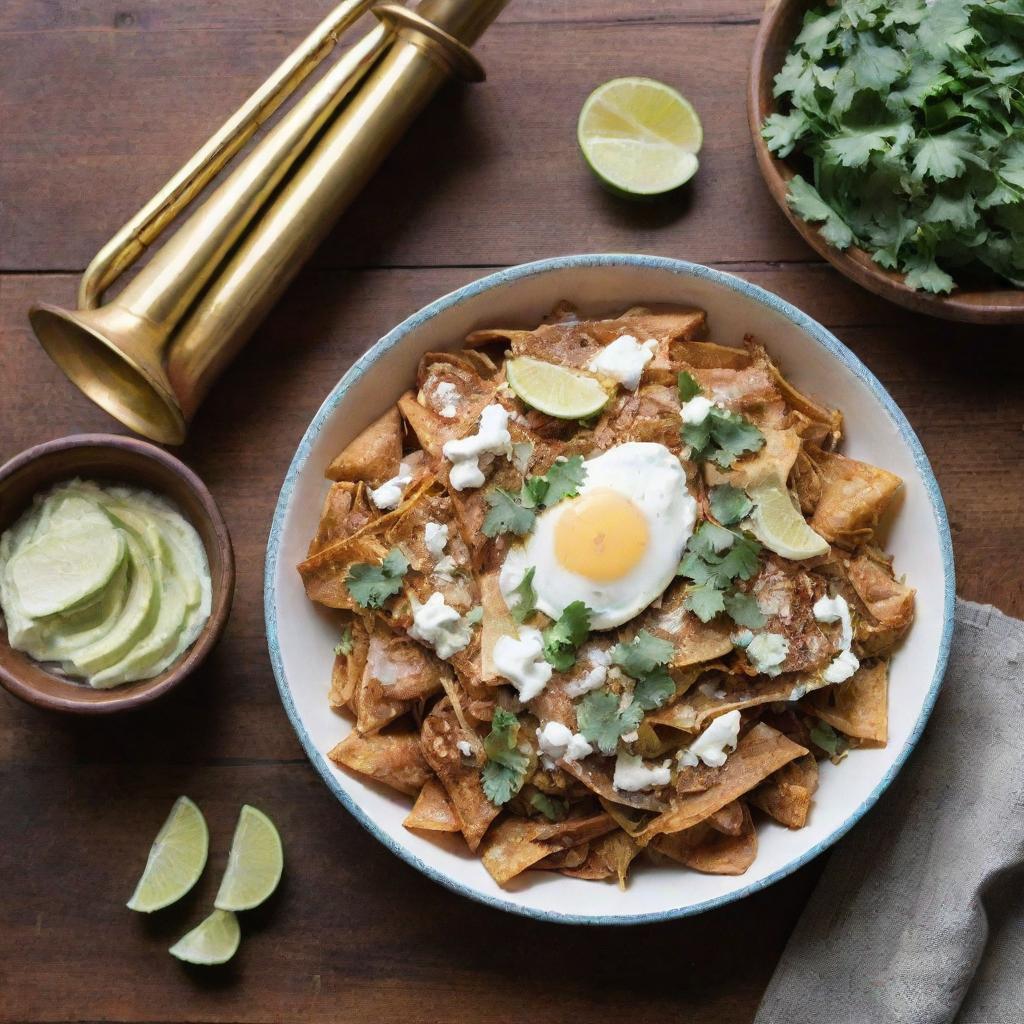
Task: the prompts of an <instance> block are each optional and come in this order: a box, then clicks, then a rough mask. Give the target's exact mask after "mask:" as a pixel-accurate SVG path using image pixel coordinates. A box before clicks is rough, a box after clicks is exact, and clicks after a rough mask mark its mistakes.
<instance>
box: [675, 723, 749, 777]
mask: <svg viewBox="0 0 1024 1024" xmlns="http://www.w3.org/2000/svg"><path fill="white" fill-rule="evenodd" d="M739 734H740V713H739V711H727V712H726V713H725V714H724V715H719V716H718V718H716V719H715V720H714V721H713V722H712V723H711V724H710V725H709V726H708V727H707V728H706V729H705V730H704V731H703V732H702V733H701V734H700V735H699V736H698V737H697V738H696V739H695V740H694V741H693V742H692V743H691V744H690V745H689V747H687V748H686V750H681V751H679V754H678V755H677V756H678V758H679V762H680V763H681V764H685V765H689V766H690V767H695V766H696V764H697V762H698V761H703V762H704V763H705V764H706V765H707V766H708V767H709V768H721V767H722V765H723V764H725V760H726V758H727V757H728V756H729V751H732V750H735V749H736V741H737V739H738V738H739Z"/></svg>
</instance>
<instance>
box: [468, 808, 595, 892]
mask: <svg viewBox="0 0 1024 1024" xmlns="http://www.w3.org/2000/svg"><path fill="white" fill-rule="evenodd" d="M614 828H615V822H614V821H613V820H612V819H611V817H609V816H608V815H607V814H603V813H602V814H595V815H591V816H589V817H580V818H567V819H566V820H565V821H559V822H546V821H537V820H535V819H533V818H516V817H507V818H505V820H504V821H501V822H499V823H498V824H497V825H495V826H494V828H493V829H491V831H490V832H488V833H487V835H486V836H485V837H484V841H483V845H482V846H481V848H480V856H481V858H482V859H483V862H484V867H485V868H487V870H488V871H489V872H490V874H491V877H492V878H493V879H494V880H495V881H496V882H497V883H498V884H499V885H505V884H507V883H508V882H510V881H511V880H512V879H513V878H515V877H516V875H519V874H522V872H524V871H526V869H527V868H530V867H533V866H534V865H535V864H537V863H538V862H539V861H541V860H543V859H544V858H545V857H547V856H548V855H549V854H552V853H556V852H557V851H559V850H562V849H565V848H566V847H571V846H577V845H579V844H580V843H584V842H589V841H591V840H593V839H596V838H598V837H599V836H603V835H605V834H606V833H608V832H611V831H612V829H614Z"/></svg>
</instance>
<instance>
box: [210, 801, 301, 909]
mask: <svg viewBox="0 0 1024 1024" xmlns="http://www.w3.org/2000/svg"><path fill="white" fill-rule="evenodd" d="M283 869H284V852H283V851H282V849H281V837H280V836H279V835H278V834H277V829H276V828H274V823H273V822H272V821H271V820H270V819H269V818H268V817H267V816H266V815H265V814H264V813H263V812H262V811H258V810H257V809H256V808H255V807H250V806H249V804H244V805H243V807H242V813H241V814H239V816H238V824H237V825H236V826H235V836H234V838H233V839H232V840H231V852H230V853H229V854H228V866H227V869H226V870H225V872H224V877H223V878H222V879H221V883H220V888H219V889H218V890H217V898H216V899H215V900H214V901H213V905H214V906H215V907H216V908H217V909H218V910H252V908H253V907H258V906H259V905H260V904H261V903H262V902H263V901H264V900H265V899H266V898H267V897H268V896H269V895H270V894H271V893H272V892H273V891H274V890H275V889H276V888H277V883H278V882H280V881H281V872H282V870H283Z"/></svg>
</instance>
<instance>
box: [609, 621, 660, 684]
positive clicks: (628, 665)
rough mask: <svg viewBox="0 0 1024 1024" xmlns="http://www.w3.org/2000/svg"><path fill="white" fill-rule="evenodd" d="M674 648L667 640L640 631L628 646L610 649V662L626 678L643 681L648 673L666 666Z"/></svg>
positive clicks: (622, 645)
mask: <svg viewBox="0 0 1024 1024" xmlns="http://www.w3.org/2000/svg"><path fill="white" fill-rule="evenodd" d="M674 651H675V648H674V647H673V646H672V644H671V643H670V642H669V641H668V640H662V639H661V637H657V636H654V634H653V633H648V632H647V630H646V629H641V630H640V632H639V633H637V635H636V636H635V637H633V639H632V640H631V641H630V642H629V643H628V644H616V645H615V646H614V647H613V648H612V661H613V662H614V663H615V664H616V665H618V666H619V668H621V669H622V671H623V672H625V673H626V675H628V676H632V677H633V678H634V679H643V677H644V676H646V675H647V674H648V673H649V672H653V671H654V669H656V668H659V667H660V666H662V665H667V664H668V662H669V661H671V659H672V655H673V653H674Z"/></svg>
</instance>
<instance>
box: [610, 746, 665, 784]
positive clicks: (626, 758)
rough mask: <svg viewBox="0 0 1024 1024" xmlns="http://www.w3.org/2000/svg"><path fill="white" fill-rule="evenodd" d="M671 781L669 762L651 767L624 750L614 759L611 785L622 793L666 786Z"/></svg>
mask: <svg viewBox="0 0 1024 1024" xmlns="http://www.w3.org/2000/svg"><path fill="white" fill-rule="evenodd" d="M671 781H672V770H671V761H664V762H662V764H661V765H660V766H657V767H652V766H650V765H646V764H644V762H643V761H642V760H641V758H639V757H636V756H634V755H633V754H630V753H628V752H627V751H625V750H620V751H619V756H618V757H617V758H616V759H615V774H614V775H613V776H612V785H613V786H614V787H615V788H616V789H618V790H621V791H622V792H623V793H636V792H638V791H639V790H641V789H653V788H654V787H655V786H667V785H668V784H669V783H670V782H671Z"/></svg>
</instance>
